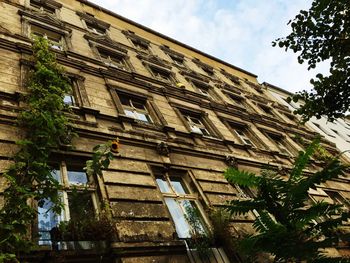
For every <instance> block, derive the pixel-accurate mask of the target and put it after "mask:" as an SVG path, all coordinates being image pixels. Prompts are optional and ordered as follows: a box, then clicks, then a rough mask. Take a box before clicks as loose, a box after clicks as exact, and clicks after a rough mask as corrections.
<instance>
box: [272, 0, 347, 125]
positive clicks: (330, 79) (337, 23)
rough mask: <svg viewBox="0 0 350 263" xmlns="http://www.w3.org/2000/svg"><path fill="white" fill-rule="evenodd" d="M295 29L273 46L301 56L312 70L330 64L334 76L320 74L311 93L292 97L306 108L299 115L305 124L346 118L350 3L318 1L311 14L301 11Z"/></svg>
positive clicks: (328, 0) (327, 0) (329, 0)
mask: <svg viewBox="0 0 350 263" xmlns="http://www.w3.org/2000/svg"><path fill="white" fill-rule="evenodd" d="M288 24H290V25H291V28H292V33H290V34H289V35H288V36H287V37H285V38H278V39H276V41H274V42H273V43H272V45H273V46H276V45H277V44H278V46H279V47H281V48H285V50H286V51H287V50H288V49H290V50H292V51H293V52H294V53H298V61H299V63H304V62H307V64H308V69H312V68H315V67H316V66H317V64H318V63H320V62H321V61H326V60H329V62H330V70H329V71H330V74H329V75H328V76H323V75H322V74H317V75H316V79H311V80H310V82H311V84H312V85H313V90H312V91H311V92H307V91H305V90H304V91H301V92H298V93H297V94H295V95H293V96H292V98H291V99H292V100H293V101H294V102H297V101H298V100H303V101H304V102H305V104H304V105H303V106H301V107H300V108H299V109H297V110H296V111H295V113H297V114H300V115H302V118H303V120H304V121H307V120H309V119H310V118H311V117H312V116H315V117H316V118H321V116H322V115H326V116H327V117H328V119H329V120H330V121H333V120H334V118H338V117H342V116H344V114H345V113H346V112H347V111H348V110H349V107H350V1H347V0H314V1H313V3H312V6H311V8H310V10H308V11H305V10H301V11H300V13H299V14H298V15H297V16H296V17H295V18H294V19H293V21H292V20H291V21H289V23H288Z"/></svg>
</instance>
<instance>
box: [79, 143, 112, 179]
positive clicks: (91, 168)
mask: <svg viewBox="0 0 350 263" xmlns="http://www.w3.org/2000/svg"><path fill="white" fill-rule="evenodd" d="M111 146H112V142H111V141H109V142H107V143H104V144H98V145H96V146H95V147H94V148H93V149H92V151H93V155H92V159H91V160H88V161H86V167H85V168H84V169H85V170H86V174H88V175H89V176H94V175H98V176H102V169H107V168H108V166H109V164H110V162H111V160H113V159H114V157H113V153H112V152H111V149H112V148H111Z"/></svg>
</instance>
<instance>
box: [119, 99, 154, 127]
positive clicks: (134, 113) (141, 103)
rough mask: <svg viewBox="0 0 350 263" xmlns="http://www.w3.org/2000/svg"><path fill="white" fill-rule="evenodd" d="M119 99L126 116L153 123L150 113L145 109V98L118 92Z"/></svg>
mask: <svg viewBox="0 0 350 263" xmlns="http://www.w3.org/2000/svg"><path fill="white" fill-rule="evenodd" d="M119 99H120V102H121V104H122V106H123V109H124V113H125V115H126V116H128V117H131V118H133V119H136V120H139V121H142V122H145V123H153V120H152V118H151V115H150V113H149V111H148V109H147V101H146V100H143V99H141V98H135V97H132V96H128V95H124V94H120V95H119Z"/></svg>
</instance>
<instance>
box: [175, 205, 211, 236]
mask: <svg viewBox="0 0 350 263" xmlns="http://www.w3.org/2000/svg"><path fill="white" fill-rule="evenodd" d="M179 204H180V206H181V207H182V209H183V211H185V213H186V216H185V218H186V220H187V221H188V224H189V225H190V226H191V230H192V231H194V232H195V233H197V234H204V233H205V227H204V222H203V219H202V216H201V214H200V212H199V209H198V208H197V206H196V204H195V203H194V202H193V201H189V200H180V201H179ZM190 233H191V232H190Z"/></svg>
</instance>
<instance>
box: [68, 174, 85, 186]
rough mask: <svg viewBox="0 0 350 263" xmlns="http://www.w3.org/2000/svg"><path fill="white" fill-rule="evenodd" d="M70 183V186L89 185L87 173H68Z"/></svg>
mask: <svg viewBox="0 0 350 263" xmlns="http://www.w3.org/2000/svg"><path fill="white" fill-rule="evenodd" d="M68 181H69V183H70V184H78V185H83V184H87V182H88V178H87V175H86V173H85V172H81V171H68Z"/></svg>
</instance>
